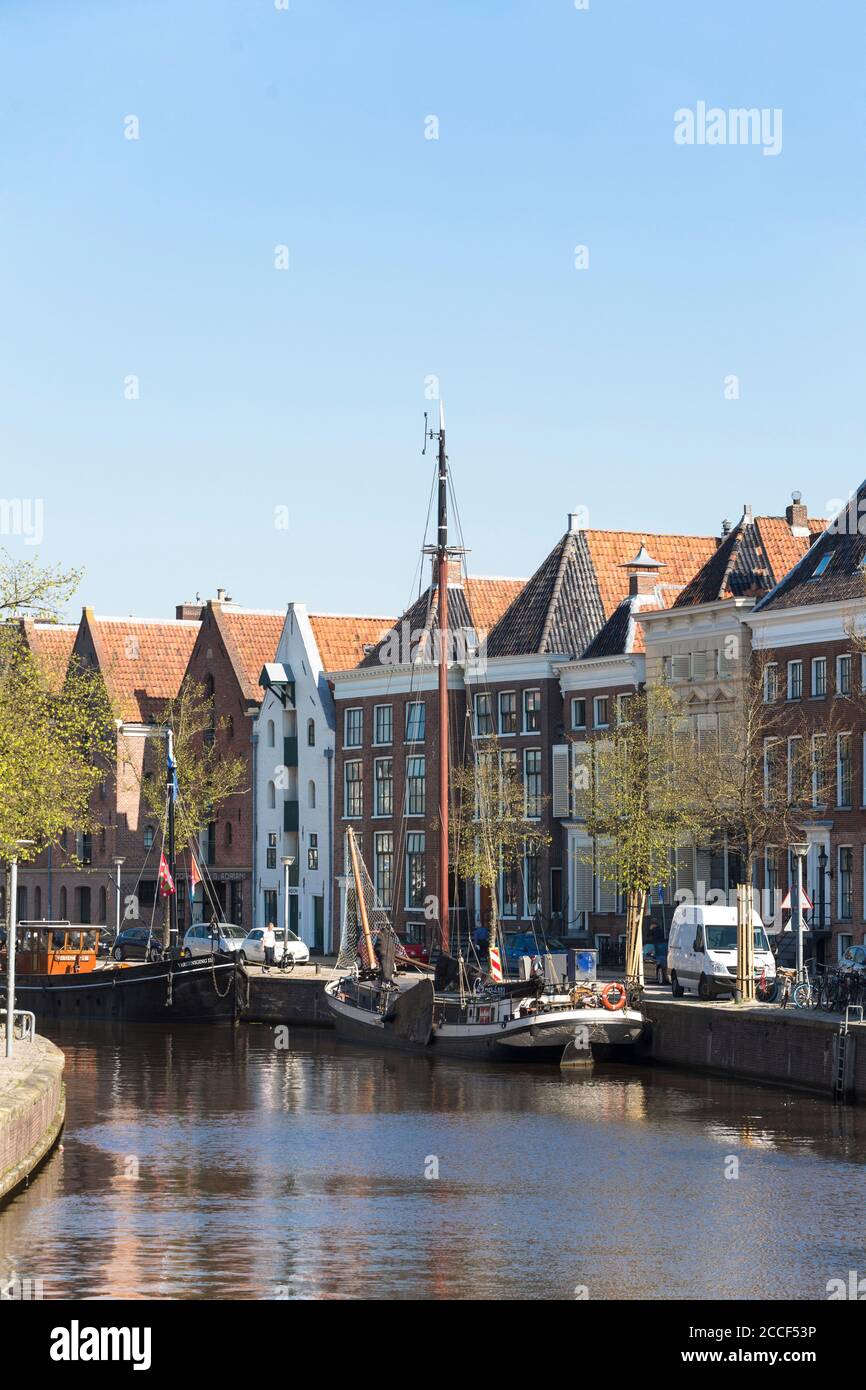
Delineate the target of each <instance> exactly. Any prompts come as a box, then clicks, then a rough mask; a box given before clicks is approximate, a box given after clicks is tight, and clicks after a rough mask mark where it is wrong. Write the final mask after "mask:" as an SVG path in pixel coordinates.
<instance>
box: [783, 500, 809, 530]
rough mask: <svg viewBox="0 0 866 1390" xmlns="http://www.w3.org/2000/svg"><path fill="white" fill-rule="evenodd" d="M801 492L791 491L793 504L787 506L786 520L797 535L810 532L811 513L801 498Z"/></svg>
mask: <svg viewBox="0 0 866 1390" xmlns="http://www.w3.org/2000/svg"><path fill="white" fill-rule="evenodd" d="M802 496H803V494H802V493H801V492H792V493H791V505H790V506H789V507H786V508H785V520H786V521H787V523H788V525H789V526H790V528H791V530H792V531H793V533H794V535H795V536H800V535H808V534H809V513H808V511H807V510H806V504H805V503H804V502H802V501H801V500H800V499H801V498H802Z"/></svg>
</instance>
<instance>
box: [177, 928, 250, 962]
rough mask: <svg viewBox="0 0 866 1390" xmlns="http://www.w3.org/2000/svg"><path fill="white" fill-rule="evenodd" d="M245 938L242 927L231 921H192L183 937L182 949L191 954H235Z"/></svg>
mask: <svg viewBox="0 0 866 1390" xmlns="http://www.w3.org/2000/svg"><path fill="white" fill-rule="evenodd" d="M245 940H246V932H245V931H244V929H243V927H236V926H235V925H234V923H232V922H214V923H210V922H194V923H193V924H192V926H191V927H190V928H189V931H188V932H187V933H186V936H185V937H184V938H183V949H184V951H186V952H187V953H188V954H189V955H191V956H210V955H213V954H214V953H215V952H220V953H221V954H222V955H225V956H236V955H237V954H238V953H239V951H240V949H241V947H242V946H243V944H244V941H245Z"/></svg>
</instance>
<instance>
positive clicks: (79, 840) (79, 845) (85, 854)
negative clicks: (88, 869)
mask: <svg viewBox="0 0 866 1390" xmlns="http://www.w3.org/2000/svg"><path fill="white" fill-rule="evenodd" d="M75 854H76V857H77V858H78V859H79V860H80V861H81V863H82V864H92V863H93V838H92V836H90V835H89V834H88V833H87V831H84V830H79V832H78V834H77V835H76V836H75Z"/></svg>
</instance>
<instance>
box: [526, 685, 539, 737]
mask: <svg viewBox="0 0 866 1390" xmlns="http://www.w3.org/2000/svg"><path fill="white" fill-rule="evenodd" d="M540 728H541V691H540V690H524V692H523V732H524V733H525V734H537V733H538V731H539V729H540Z"/></svg>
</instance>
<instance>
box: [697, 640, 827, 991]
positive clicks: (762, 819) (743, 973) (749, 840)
mask: <svg viewBox="0 0 866 1390" xmlns="http://www.w3.org/2000/svg"><path fill="white" fill-rule="evenodd" d="M779 669H780V668H779V665H778V663H777V662H776V661H774V659H773V654H772V653H771V652H753V653H747V654H745V655H742V656H741V657H740V658H739V660H737V661H736V662H735V663H734V664H733V670H732V675H731V677H730V678H729V681H728V682H727V685H728V699H727V701H726V703H725V706H724V707H723V708H718V707H717V708H716V710H715V716H717V722H716V723H715V724H713V723H712V722H710V723H708V724H707V723H705V725H704V727H703V728H702V727H701V724H700V716H698V717H697V721H695V719H694V718H693V720H692V727H691V728H690V729H689V730H688V731H687V738H688V740H689V741H690V742H691V745H692V748H693V750H694V766H695V771H694V785H695V788H696V790H697V791H698V792H699V794H700V796H701V798H702V799H703V800H705V802H706V804H707V806H708V807H710V808H711V809H712V814H713V822H714V825H713V834H714V836H715V837H716V839H717V840H718V841H726V842H727V844H728V846H729V848H730V847H733V848H734V849H736V850H737V851H739V858H740V883H739V884H738V903H739V904H740V905H741V906H740V909H739V912H738V939H737V951H738V955H737V959H738V981H737V983H738V993H739V995H740V997H741V998H743V999H747V1000H748V999H753V998H754V974H753V971H752V969H751V966H750V961H751V958H752V952H753V936H752V921H751V917H752V885H753V883H754V880H755V869H756V863H757V859H758V856H759V855H761V854H762V853H764V852H765V851H766V850H768V849H770V848H778V847H784V848H785V850H786V851H787V848H788V847H789V846H790V845H791V844H793V843H797V842H800V841H802V840H803V839H804V836H805V831H806V828H807V827H808V825H809V823H810V822H811V821H813V820H815V819H820V818H821V816H822V815H823V814H824V813H825V811H826V805H827V802H828V800H829V798H830V796H831V795H832V790H831V789H832V787H833V784H834V782H835V779H836V776H837V757H838V758H839V773H838V775H839V776H840V777H841V778H842V779H843V780H844V779H845V778H847V779H848V780H849V781H850V779H851V777H852V775H853V774H852V767H853V760H852V756H851V749H850V747H848V749H847V754H846V746H845V744H844V743H841V744H837V735H839V734H842V733H843V729H844V719H843V714H844V712H845V707H846V705H847V704H848V702H847V701H845V700H844V699H843V700H841V701H833V702H832V704H830V703H829V702H824V703H822V705H821V706H820V707H819V708H820V716H821V723H820V725H816V723H815V713H814V709H813V707H812V706H810V705H807V704H804V703H803V702H802V701H801V700H800V699H799V698H794V699H784V698H780V697H781V696H782V695H783V694H787V693H788V692H782V691H781V690H780V688H779V682H778V674H777V673H778V671H779ZM715 716H714V717H715ZM843 737H849V736H848V735H843Z"/></svg>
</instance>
